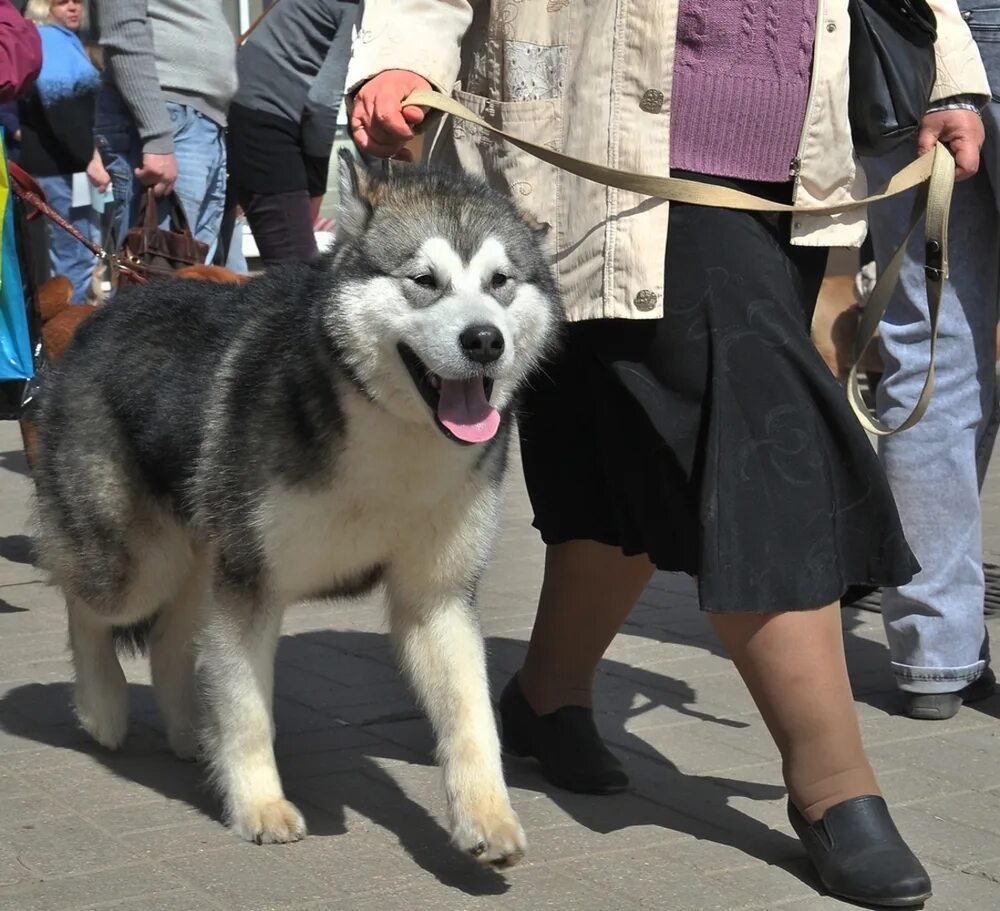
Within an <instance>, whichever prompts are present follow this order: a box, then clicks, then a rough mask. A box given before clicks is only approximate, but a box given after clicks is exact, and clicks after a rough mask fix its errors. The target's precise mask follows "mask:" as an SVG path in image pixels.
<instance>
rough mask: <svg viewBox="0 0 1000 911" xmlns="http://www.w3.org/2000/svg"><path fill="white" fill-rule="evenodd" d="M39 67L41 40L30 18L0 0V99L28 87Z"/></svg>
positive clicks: (15, 95)
mask: <svg viewBox="0 0 1000 911" xmlns="http://www.w3.org/2000/svg"><path fill="white" fill-rule="evenodd" d="M41 68H42V40H41V38H40V37H39V36H38V29H37V28H35V24H34V23H33V22H29V21H28V20H27V19H25V18H24V17H23V16H22V15H21V14H20V13H19V12H18V11H17V10H16V9H15V8H14V7H13V6H12V5H11V4H10V2H9V0H0V101H13V100H14V99H15V98H17V96H18V95H20V94H22V93H23V92H24V91H26V90H27V89H29V88H30V87H31V86H32V84H33V83H34V81H35V79H37V78H38V71H39V70H40V69H41Z"/></svg>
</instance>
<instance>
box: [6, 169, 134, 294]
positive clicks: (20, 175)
mask: <svg viewBox="0 0 1000 911" xmlns="http://www.w3.org/2000/svg"><path fill="white" fill-rule="evenodd" d="M7 173H8V174H9V175H10V178H11V181H10V188H11V189H12V190H13V191H14V195H15V196H17V197H18V199H20V200H22V201H23V202H25V203H26V204H27V205H29V206H31V208H32V209H33V211H32V212H31V213H30V214H29V215H28V218H36V217H37V216H38V215H44V216H45V217H46V218H48V219H49V220H50V221H53V222H55V224H57V225H58V226H59V227H60V228H62V229H63V230H64V231H65V232H66V233H67V234H69V235H70V236H71V237H74V238H76V240H78V241H79V242H80V243H81V244H83V245H84V246H85V247H86V248H87V249H88V250H90V252H91V253H93V254H94V256H96V257H97V258H98V259H99V260H100V261H101V262H103V263H105V264H107V266H108V269H109V270H110V272H111V277H112V280H113V279H114V278H115V277H116V275H117V274H119V273H124V274H126V275H128V276H129V277H130V278H132V279H133V280H134V281H136V282H139V283H140V284H141V283H144V282H145V281H146V280H145V279H144V278H143V277H142V276H141V275H139V273H138V272H136V271H135V270H134V269H132V268H131V267H129V266H127V265H125V263H123V262H122V261H121V259H120V258H119V257H118V256H116V255H114V254H112V253H109V252H108V251H107V250H105V249H104V247H102V246H100V245H99V244H95V243H94V242H93V241H92V240H90V238H88V237H85V236H84V235H83V234H82V233H81V232H80V231H79V230H78V229H77V228H76V227H75V226H74V225H72V224H70V223H69V222H68V221H66V219H65V218H63V217H62V215H60V214H59V213H58V212H57V211H56V210H55V209H53V208H52V206H50V205H49V204H48V203H47V202H46V201H45V193H44V192H43V191H42V188H41V187H39V185H38V182H37V181H36V180H35V178H34V177H32V176H31V175H30V174H29V173H28V172H27V171H25V170H24V169H23V168H22V167H21V166H20V165H18V164H17V163H16V162H13V161H8V162H7Z"/></svg>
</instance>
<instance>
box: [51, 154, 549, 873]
mask: <svg viewBox="0 0 1000 911" xmlns="http://www.w3.org/2000/svg"><path fill="white" fill-rule="evenodd" d="M342 170H343V171H344V173H345V174H346V178H345V182H344V188H343V191H342V197H343V201H342V206H341V208H342V211H341V215H340V219H339V227H338V236H337V243H336V246H335V248H334V251H333V252H332V253H331V254H328V255H327V256H326V257H324V258H323V259H321V261H320V262H318V263H316V264H314V265H308V266H307V265H298V266H289V267H280V268H275V269H273V270H271V271H269V272H267V273H266V274H264V275H263V276H261V277H258V278H255V279H253V280H251V281H250V282H249V283H247V284H246V285H243V286H236V285H217V284H212V283H208V282H198V281H169V282H160V283H156V284H151V285H148V286H146V287H143V288H140V289H136V290H135V291H131V292H129V293H127V294H123V295H120V296H118V297H117V298H116V299H115V300H114V301H113V302H112V303H110V304H109V305H107V306H106V307H104V308H102V309H100V310H99V311H98V312H97V313H96V314H95V315H94V316H93V317H92V318H90V319H89V320H88V321H87V322H85V323H84V324H83V325H82V326H81V328H80V330H79V332H78V334H77V336H76V338H75V339H74V340H73V342H72V344H71V345H70V347H69V348H68V350H67V351H66V353H65V355H64V357H63V359H62V361H61V362H60V363H59V365H58V366H57V368H56V369H55V370H54V371H53V373H52V374H51V375H50V376H49V378H48V381H47V383H46V385H45V388H44V390H43V394H42V403H41V408H40V414H39V419H38V431H39V438H40V445H39V450H40V452H39V458H38V467H37V472H36V475H35V481H36V487H37V510H36V512H37V526H38V528H37V546H38V551H39V556H40V558H41V560H42V563H43V565H44V566H45V567H46V568H47V569H48V570H49V571H50V572H51V574H52V577H53V581H54V582H55V583H56V584H58V585H60V586H61V587H62V589H63V592H64V594H65V598H66V606H67V609H68V613H69V633H70V643H71V649H72V655H73V664H74V668H75V672H76V687H75V703H76V711H77V714H78V716H79V719H80V722H81V723H82V725H83V726H84V727H85V728H86V730H87V731H89V733H90V734H91V735H92V736H93V737H94V739H95V740H97V741H98V742H99V743H101V744H103V745H104V746H105V747H107V748H109V749H117V748H118V747H120V746H121V745H122V742H123V741H124V739H125V735H126V728H127V723H128V719H127V699H126V682H125V677H124V674H123V672H122V668H121V665H120V664H119V661H118V657H117V652H116V647H115V643H116V630H117V631H118V632H119V633H120V632H121V630H122V629H123V628H129V627H135V626H136V625H139V626H141V625H146V626H148V627H149V634H148V646H149V657H150V663H151V667H152V677H153V683H154V687H155V691H156V697H157V701H158V704H159V708H160V711H161V713H162V716H163V720H164V722H165V726H166V730H167V736H168V738H169V742H170V746H171V747H172V749H173V750H174V751H175V752H176V753H177V754H178V755H181V756H185V757H188V756H193V755H195V754H196V752H197V751H198V750H199V743H200V744H201V748H203V749H204V752H205V756H206V758H207V760H208V762H209V764H210V768H211V771H212V775H213V777H214V779H215V781H216V782H217V785H218V788H219V790H220V792H221V796H222V800H223V805H224V812H225V817H226V820H227V822H228V823H229V825H230V826H231V827H232V828H233V829H234V830H235V831H236V832H237V833H239V834H240V835H241V836H243V837H244V838H247V839H250V840H252V841H257V842H288V841H294V840H296V839H299V838H301V837H302V836H303V835H304V834H305V831H306V827H305V822H304V820H303V818H302V815H301V814H300V813H299V811H298V810H297V809H296V808H295V806H293V805H292V804H291V803H290V802H289V801H288V800H286V799H285V797H284V794H283V791H282V785H281V781H280V779H279V777H278V771H277V768H276V765H275V759H274V751H273V747H272V744H273V738H274V735H275V731H274V724H273V717H272V691H273V679H274V659H275V650H276V647H277V642H278V637H279V635H280V627H281V620H282V615H283V612H284V610H285V608H286V607H287V606H289V605H291V604H292V603H294V602H296V601H299V600H302V599H305V598H309V597H316V596H325V595H330V596H337V595H344V594H354V593H358V592H359V591H364V590H367V589H369V588H371V587H372V586H373V585H375V584H377V583H379V582H381V584H382V585H383V586H384V588H385V592H386V596H387V603H388V614H389V619H390V629H391V633H392V637H393V640H394V643H395V645H396V647H397V652H398V655H399V659H400V662H401V664H402V666H403V668H404V670H405V671H406V673H407V675H408V677H409V679H410V681H411V683H412V685H413V687H414V689H415V691H416V695H417V697H418V698H419V700H420V702H421V704H422V705H423V707H424V708H425V710H426V712H427V713H428V715H429V717H430V721H431V723H432V725H433V728H434V731H435V735H436V738H437V744H438V756H439V760H440V764H441V766H442V770H443V776H444V786H445V792H446V795H447V803H448V808H449V814H450V824H451V832H452V837H453V841H454V843H455V844H456V845H457V846H458V847H459V848H460V849H461V850H463V851H466V852H468V853H470V854H472V855H474V856H476V857H477V858H478V859H479V860H480V861H481V862H483V863H491V864H494V865H497V866H505V865H509V864H511V863H514V862H516V861H517V860H518V859H519V858H520V856H521V855H522V853H523V851H524V846H525V842H524V834H523V832H522V830H521V827H520V824H519V823H518V819H517V816H516V815H515V813H514V811H513V810H512V808H511V806H510V801H509V798H508V794H507V790H506V786H505V784H504V780H503V774H502V769H501V763H500V750H499V744H498V739H497V733H496V728H495V723H494V719H493V714H492V710H491V706H490V700H489V693H488V685H487V677H486V667H485V657H484V649H483V641H482V636H481V633H480V630H479V626H478V622H477V616H476V611H475V607H474V600H475V590H476V584H477V581H478V578H479V576H480V574H481V572H482V571H483V568H484V565H485V563H486V560H487V557H488V553H489V549H490V543H491V539H492V537H493V534H494V531H495V524H496V517H497V515H498V512H499V508H498V507H499V499H500V494H501V482H502V477H503V473H504V467H505V461H506V453H507V448H508V443H509V438H510V431H511V428H512V423H513V419H514V407H515V402H516V399H517V395H518V391H519V389H520V388H522V386H523V385H524V384H525V382H526V381H527V380H528V378H529V376H530V374H531V373H532V372H533V371H534V370H536V369H538V368H539V365H540V363H541V362H542V360H543V359H544V357H545V355H546V353H547V352H548V350H549V349H550V348H551V346H552V345H553V343H554V341H555V339H556V336H557V335H558V330H559V322H560V316H559V313H560V307H559V302H558V299H557V293H556V289H555V284H554V281H553V278H552V275H551V272H550V270H549V268H548V266H547V263H546V259H545V256H544V253H543V252H542V249H541V244H540V240H539V238H538V236H537V232H536V231H535V230H534V229H533V228H531V227H530V226H529V225H528V224H527V223H526V222H525V220H524V219H523V218H522V217H521V216H520V215H519V214H518V212H517V211H516V210H515V208H514V207H513V205H512V204H511V203H510V201H509V200H507V199H506V198H505V197H503V196H501V195H499V194H497V193H495V192H493V191H491V190H490V189H488V188H487V187H486V186H485V185H483V184H481V183H479V182H478V181H474V180H472V179H470V178H466V177H464V176H461V175H459V174H453V173H433V172H424V171H417V170H415V169H407V170H406V171H405V172H402V173H397V174H394V175H392V176H389V177H376V176H375V175H373V174H370V173H368V172H367V171H366V170H365V169H364V168H363V167H360V166H355V165H351V164H349V163H347V164H346V166H342ZM487 396H488V398H489V402H488V403H487V402H486V397H487ZM446 398H447V399H448V401H449V404H447V405H446V404H445V399H446ZM494 410H495V411H496V412H497V413H498V415H499V427H497V426H496V417H497V415H496V414H494ZM196 681H197V684H196Z"/></svg>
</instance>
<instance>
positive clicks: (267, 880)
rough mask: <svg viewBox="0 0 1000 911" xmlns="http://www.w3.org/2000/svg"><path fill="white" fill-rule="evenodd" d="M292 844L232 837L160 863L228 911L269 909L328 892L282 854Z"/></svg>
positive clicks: (312, 899) (286, 851) (314, 897)
mask: <svg viewBox="0 0 1000 911" xmlns="http://www.w3.org/2000/svg"><path fill="white" fill-rule="evenodd" d="M295 848H296V845H252V844H250V843H249V842H234V843H233V844H232V845H230V846H228V847H225V848H219V849H216V850H213V851H199V852H197V853H192V854H188V855H182V856H179V857H173V858H169V859H167V860H164V861H162V862H161V864H160V866H161V867H163V868H164V869H166V870H168V871H169V872H170V873H172V874H173V875H174V876H175V877H176V878H178V879H180V880H182V881H184V882H185V883H187V884H189V885H191V886H194V887H196V888H197V889H198V890H199V891H201V892H204V893H206V894H208V895H209V896H210V897H211V898H212V899H213V900H215V901H216V902H218V904H219V905H221V906H222V907H223V908H226V909H230V911H270V909H278V908H283V907H286V906H288V905H293V904H295V903H301V902H308V901H315V900H317V899H321V898H326V897H330V896H329V890H328V889H327V888H326V887H325V886H323V884H322V883H321V882H319V880H317V879H315V878H314V877H313V876H311V875H310V874H309V873H307V872H306V871H304V870H300V869H296V868H295V867H293V866H292V865H290V864H289V863H288V862H287V861H286V860H285V858H284V857H283V856H282V855H284V854H287V853H289V852H291V851H294V850H295Z"/></svg>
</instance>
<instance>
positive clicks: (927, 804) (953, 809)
mask: <svg viewBox="0 0 1000 911" xmlns="http://www.w3.org/2000/svg"><path fill="white" fill-rule="evenodd" d="M935 795H936V796H934V797H931V798H930V799H928V800H925V801H922V802H920V803H914V804H910V807H911V808H912V809H915V810H919V811H920V812H921V813H927V814H928V815H930V816H933V817H934V818H935V819H948V820H951V821H952V822H957V823H959V824H960V825H962V826H967V827H970V828H973V829H979V830H980V831H981V833H982V835H981V838H982V841H983V843H984V847H986V846H988V845H989V844H990V843H992V845H993V852H990V853H996V854H997V855H1000V795H997V794H990V793H988V792H985V793H984V792H982V791H978V792H977V791H964V792H962V793H949V792H947V791H945V790H944V789H943V788H941V787H938V788H937V789H936V791H935ZM987 850H989V849H988V847H987Z"/></svg>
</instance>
